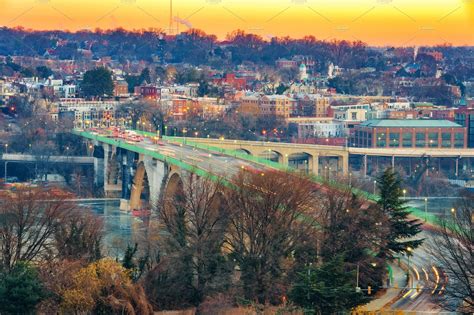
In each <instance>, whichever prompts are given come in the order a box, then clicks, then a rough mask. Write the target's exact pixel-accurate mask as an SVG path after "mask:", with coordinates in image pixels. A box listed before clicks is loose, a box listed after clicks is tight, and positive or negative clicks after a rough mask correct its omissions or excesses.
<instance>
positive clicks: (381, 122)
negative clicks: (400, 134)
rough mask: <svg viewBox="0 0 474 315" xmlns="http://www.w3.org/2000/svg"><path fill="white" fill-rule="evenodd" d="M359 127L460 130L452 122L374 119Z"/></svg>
mask: <svg viewBox="0 0 474 315" xmlns="http://www.w3.org/2000/svg"><path fill="white" fill-rule="evenodd" d="M360 125H361V126H364V127H372V128H462V126H461V125H458V124H456V123H454V122H452V121H449V120H435V119H374V120H367V121H365V122H363V123H361V124H360Z"/></svg>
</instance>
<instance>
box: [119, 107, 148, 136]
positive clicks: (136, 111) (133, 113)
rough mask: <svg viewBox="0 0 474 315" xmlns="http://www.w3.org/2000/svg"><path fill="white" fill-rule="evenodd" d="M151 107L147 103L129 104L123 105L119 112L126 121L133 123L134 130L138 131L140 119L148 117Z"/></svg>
mask: <svg viewBox="0 0 474 315" xmlns="http://www.w3.org/2000/svg"><path fill="white" fill-rule="evenodd" d="M150 110H151V105H150V104H149V103H147V102H129V103H125V104H121V105H120V106H119V107H118V109H117V112H118V113H119V115H121V116H122V117H123V118H125V119H127V120H128V119H129V120H131V121H132V128H133V129H137V124H138V122H139V121H140V119H142V118H144V117H146V116H148V114H149V112H150Z"/></svg>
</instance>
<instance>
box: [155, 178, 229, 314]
mask: <svg viewBox="0 0 474 315" xmlns="http://www.w3.org/2000/svg"><path fill="white" fill-rule="evenodd" d="M223 190H224V186H223V184H222V182H220V181H218V182H213V181H212V180H211V179H207V178H199V177H197V176H195V175H190V176H189V177H187V178H186V179H184V181H183V182H182V183H181V184H178V188H177V191H176V193H175V194H172V195H169V196H168V197H167V198H165V200H164V203H163V204H162V205H161V206H160V207H159V208H158V213H159V215H158V216H159V221H160V222H162V224H161V226H160V229H159V232H158V234H159V235H161V238H160V249H161V251H162V254H163V259H162V264H161V265H160V266H159V268H156V269H155V270H154V271H152V275H151V282H152V283H154V284H153V286H154V287H155V288H154V291H153V296H154V297H155V299H154V300H155V303H156V304H157V305H158V306H159V307H160V308H163V307H169V306H170V305H171V304H175V305H177V306H178V307H182V306H183V305H198V304H199V303H201V302H202V301H203V300H204V298H205V297H208V296H209V295H210V294H212V293H215V292H219V291H221V290H223V289H224V288H225V287H226V286H227V285H228V283H229V279H228V277H229V270H228V268H227V266H228V263H227V261H226V258H225V257H224V255H223V253H222V246H223V243H224V239H225V237H224V234H225V232H226V230H227V218H228V207H227V204H226V203H225V199H224V198H223V195H222V191H223ZM163 269H164V270H163ZM160 277H161V279H166V280H167V282H165V283H163V282H162V283H158V282H157V280H159V279H160ZM168 281H169V282H172V283H173V284H172V285H166V284H167V283H168ZM174 290H176V291H174ZM160 291H161V292H160ZM163 291H167V292H163ZM173 294H174V295H175V296H174V297H173Z"/></svg>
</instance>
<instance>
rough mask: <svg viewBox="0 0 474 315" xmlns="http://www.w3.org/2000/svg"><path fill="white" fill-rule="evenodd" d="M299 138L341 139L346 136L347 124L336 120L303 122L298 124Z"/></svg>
mask: <svg viewBox="0 0 474 315" xmlns="http://www.w3.org/2000/svg"><path fill="white" fill-rule="evenodd" d="M297 125H298V138H339V137H343V136H344V135H345V124H344V123H343V122H341V121H336V120H332V119H331V120H317V121H309V120H308V121H303V122H299V123H297Z"/></svg>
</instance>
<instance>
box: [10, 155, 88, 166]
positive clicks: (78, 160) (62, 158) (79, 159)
mask: <svg viewBox="0 0 474 315" xmlns="http://www.w3.org/2000/svg"><path fill="white" fill-rule="evenodd" d="M1 160H2V161H5V162H18V163H21V162H25V163H36V162H42V163H74V164H94V158H93V157H90V156H66V155H50V156H48V155H32V154H18V153H3V154H2V157H1Z"/></svg>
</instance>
